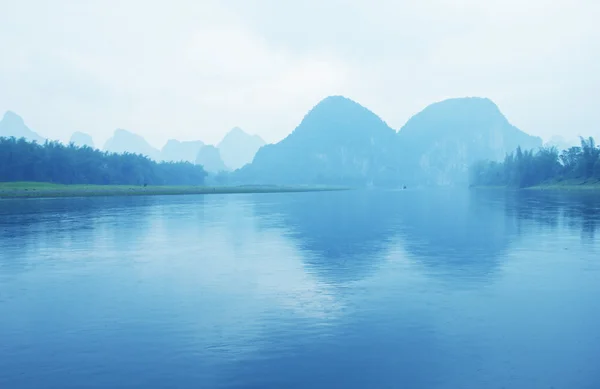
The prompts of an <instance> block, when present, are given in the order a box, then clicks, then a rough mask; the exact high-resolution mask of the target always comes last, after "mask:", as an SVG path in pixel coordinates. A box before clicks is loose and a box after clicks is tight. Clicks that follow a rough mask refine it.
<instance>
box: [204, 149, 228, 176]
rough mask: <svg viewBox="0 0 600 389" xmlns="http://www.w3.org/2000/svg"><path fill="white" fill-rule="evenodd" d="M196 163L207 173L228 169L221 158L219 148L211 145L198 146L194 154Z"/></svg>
mask: <svg viewBox="0 0 600 389" xmlns="http://www.w3.org/2000/svg"><path fill="white" fill-rule="evenodd" d="M196 164H198V165H202V167H203V168H204V170H205V171H207V172H209V173H219V172H222V171H228V170H229V168H228V167H227V166H226V165H225V163H224V162H223V159H222V158H221V153H220V151H219V149H218V148H216V147H215V146H212V145H205V146H202V147H201V148H200V150H199V151H198V155H197V156H196Z"/></svg>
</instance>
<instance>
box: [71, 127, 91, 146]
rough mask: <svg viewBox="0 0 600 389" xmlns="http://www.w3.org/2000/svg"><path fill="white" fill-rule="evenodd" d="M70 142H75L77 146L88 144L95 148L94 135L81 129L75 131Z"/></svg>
mask: <svg viewBox="0 0 600 389" xmlns="http://www.w3.org/2000/svg"><path fill="white" fill-rule="evenodd" d="M69 143H73V144H75V145H76V146H88V147H91V148H94V140H93V139H92V137H91V136H90V135H89V134H86V133H85V132H81V131H75V132H74V133H73V135H71V139H70V141H69Z"/></svg>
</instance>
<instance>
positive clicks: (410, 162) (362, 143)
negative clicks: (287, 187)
mask: <svg viewBox="0 0 600 389" xmlns="http://www.w3.org/2000/svg"><path fill="white" fill-rule="evenodd" d="M541 145H542V141H541V139H540V138H537V137H533V136H530V135H528V134H526V133H524V132H523V131H521V130H519V129H518V128H516V127H515V126H513V125H511V124H510V123H509V122H508V120H507V119H506V118H505V117H504V115H503V114H502V113H501V112H500V110H499V109H498V107H497V106H496V104H494V103H493V102H492V101H491V100H489V99H486V98H457V99H449V100H445V101H442V102H439V103H435V104H432V105H430V106H428V107H427V108H425V109H424V110H423V111H421V112H419V113H418V114H416V115H415V116H413V117H412V118H411V119H410V120H409V121H408V122H407V123H406V125H405V126H404V127H402V129H401V130H400V131H399V132H398V133H396V132H395V131H394V130H393V129H391V128H390V127H389V126H388V125H387V124H386V123H385V122H384V121H383V120H381V119H380V118H379V117H378V116H377V115H375V114H374V113H373V112H371V111H369V110H368V109H366V108H365V107H363V106H361V105H360V104H358V103H356V102H354V101H352V100H350V99H348V98H345V97H342V96H331V97H327V98H326V99H324V100H322V101H321V102H320V103H319V104H317V105H316V106H315V107H314V108H313V109H312V110H311V111H310V112H309V113H308V114H307V115H306V116H305V117H304V119H303V120H302V122H301V123H300V125H299V126H298V127H297V128H296V129H295V130H294V131H293V132H292V133H291V134H290V135H289V136H288V137H286V138H285V139H283V140H282V141H281V142H279V143H276V144H273V145H267V146H264V147H262V148H261V149H260V150H259V151H258V153H257V154H256V156H255V158H254V161H253V162H252V163H251V164H250V165H248V166H246V167H244V168H243V169H241V170H240V172H238V173H237V174H236V175H235V177H234V180H238V181H242V182H247V183H272V184H330V185H331V184H342V185H356V186H364V185H371V184H372V185H376V186H386V185H392V186H398V185H403V184H410V185H455V184H467V183H468V170H469V166H470V165H471V164H473V163H474V162H476V161H479V160H482V159H489V160H501V159H503V158H504V156H505V155H506V154H507V153H509V152H512V151H514V150H516V149H517V147H518V146H521V147H522V148H523V149H535V148H538V147H540V146H541Z"/></svg>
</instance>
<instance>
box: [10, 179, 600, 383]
mask: <svg viewBox="0 0 600 389" xmlns="http://www.w3.org/2000/svg"><path fill="white" fill-rule="evenodd" d="M0 388H3V389H13V388H36V389H37V388H60V389H65V388H77V389H80V388H111V389H113V388H144V389H153V388H278V389H279V388H349V389H352V388H409V389H418V388H433V389H438V388H439V389H442V388H443V389H446V388H448V389H455V388H456V389H465V388H478V389H479V388H515V389H521V388H523V389H534V388H555V389H558V388H565V389H579V388H585V389H597V388H600V196H599V195H598V194H597V193H596V194H592V193H588V194H583V193H581V194H549V193H525V192H523V193H508V192H494V191H471V192H468V191H439V192H426V191H416V190H415V191H412V190H407V191H397V192H391V191H389V192H386V191H352V192H331V193H299V194H260V195H212V196H165V197H129V198H116V197H114V198H76V199H37V200H0Z"/></svg>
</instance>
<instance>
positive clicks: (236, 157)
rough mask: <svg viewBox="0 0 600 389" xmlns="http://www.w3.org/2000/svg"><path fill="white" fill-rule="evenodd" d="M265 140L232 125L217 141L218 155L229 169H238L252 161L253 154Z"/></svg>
mask: <svg viewBox="0 0 600 389" xmlns="http://www.w3.org/2000/svg"><path fill="white" fill-rule="evenodd" d="M264 145H265V141H264V140H263V139H262V138H261V137H260V136H258V135H250V134H248V133H247V132H245V131H244V130H242V129H241V128H240V127H233V128H232V129H231V130H230V131H229V132H228V133H227V134H225V136H224V137H223V140H221V142H219V144H218V146H217V147H218V148H219V151H220V157H221V158H222V159H223V162H224V163H225V165H227V166H228V167H229V168H231V169H234V170H235V169H239V168H241V167H242V166H244V165H246V164H248V163H250V162H252V159H253V158H254V155H255V154H256V152H257V151H258V149H260V148H261V147H262V146H264Z"/></svg>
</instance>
